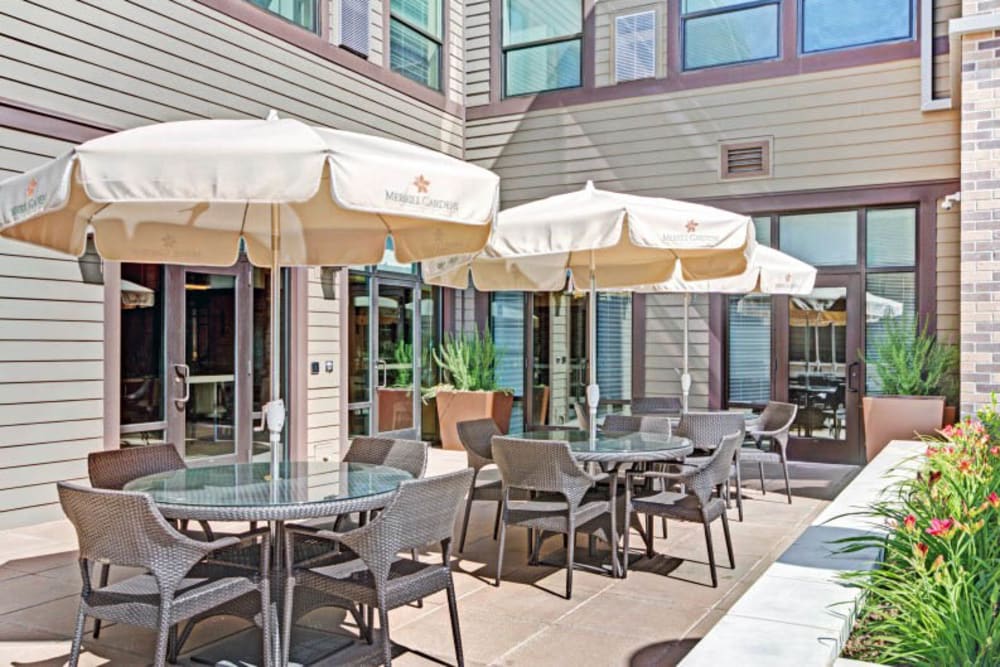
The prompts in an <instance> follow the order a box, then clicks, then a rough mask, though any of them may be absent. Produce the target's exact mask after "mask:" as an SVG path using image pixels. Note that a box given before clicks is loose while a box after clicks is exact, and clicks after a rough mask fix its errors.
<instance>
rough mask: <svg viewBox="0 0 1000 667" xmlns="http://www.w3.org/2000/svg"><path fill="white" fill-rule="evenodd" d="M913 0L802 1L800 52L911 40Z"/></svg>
mask: <svg viewBox="0 0 1000 667" xmlns="http://www.w3.org/2000/svg"><path fill="white" fill-rule="evenodd" d="M913 26H914V17H913V0H802V31H801V32H802V52H803V53H815V52H817V51H830V50H833V49H843V48H848V47H852V46H864V45H866V44H875V43H878V42H891V41H898V40H903V39H911V38H913Z"/></svg>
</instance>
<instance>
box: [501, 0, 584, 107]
mask: <svg viewBox="0 0 1000 667" xmlns="http://www.w3.org/2000/svg"><path fill="white" fill-rule="evenodd" d="M502 13H503V72H504V94H505V95H508V96H510V95H525V94H528V93H538V92H542V91H545V90H557V89H559V88H575V87H578V86H579V85H580V84H581V81H582V78H583V72H582V57H581V54H582V51H583V3H582V2H581V0H503V12H502Z"/></svg>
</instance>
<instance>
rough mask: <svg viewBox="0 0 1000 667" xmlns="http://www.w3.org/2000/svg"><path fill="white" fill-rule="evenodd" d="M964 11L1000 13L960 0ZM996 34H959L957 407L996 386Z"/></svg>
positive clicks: (999, 219) (999, 43) (987, 3)
mask: <svg viewBox="0 0 1000 667" xmlns="http://www.w3.org/2000/svg"><path fill="white" fill-rule="evenodd" d="M962 9H963V15H964V16H972V15H975V14H984V13H997V12H1000V2H998V1H997V0H965V2H964V3H963V7H962ZM998 90H1000V33H997V32H993V31H990V32H983V33H976V34H969V35H966V36H965V37H964V38H963V40H962V222H961V233H962V236H961V239H962V242H961V253H962V259H961V271H962V306H961V349H962V371H961V372H962V376H961V379H962V412H963V413H966V414H967V413H970V412H972V411H973V410H975V409H976V407H978V406H979V405H982V404H983V403H984V402H986V401H988V400H989V395H990V392H991V391H993V390H995V389H1000V159H998V157H1000V97H998V92H997V91H998Z"/></svg>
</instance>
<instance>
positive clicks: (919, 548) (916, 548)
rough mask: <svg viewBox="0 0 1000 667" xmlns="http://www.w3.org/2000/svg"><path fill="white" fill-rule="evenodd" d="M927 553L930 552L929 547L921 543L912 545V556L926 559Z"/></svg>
mask: <svg viewBox="0 0 1000 667" xmlns="http://www.w3.org/2000/svg"><path fill="white" fill-rule="evenodd" d="M928 551H930V547H928V546H927V545H926V544H924V543H923V542H917V543H916V544H914V545H913V555H914V556H917V557H918V558H926V557H927V552H928Z"/></svg>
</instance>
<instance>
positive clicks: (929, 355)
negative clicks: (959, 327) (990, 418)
mask: <svg viewBox="0 0 1000 667" xmlns="http://www.w3.org/2000/svg"><path fill="white" fill-rule="evenodd" d="M866 361H867V363H868V365H869V366H874V368H875V374H876V376H877V377H878V380H879V385H880V388H881V392H882V393H883V394H888V395H891V396H944V397H945V398H947V399H948V402H949V403H950V404H951V405H955V403H956V402H957V396H958V382H957V378H956V372H957V369H958V350H957V349H956V348H955V346H954V345H945V344H942V343H940V342H939V341H938V340H937V337H936V336H935V335H933V334H931V333H929V332H928V330H927V323H926V322H925V323H924V325H923V326H922V327H920V328H919V329H918V328H917V325H916V323H915V322H914V321H913V320H912V319H909V318H903V317H900V318H890V319H887V320H886V321H885V330H884V332H883V333H882V335H880V336H879V337H878V342H877V343H876V345H875V354H874V358H871V359H867V360H866Z"/></svg>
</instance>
